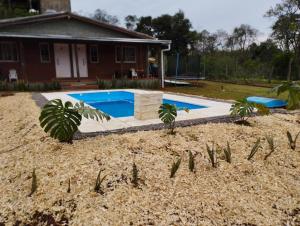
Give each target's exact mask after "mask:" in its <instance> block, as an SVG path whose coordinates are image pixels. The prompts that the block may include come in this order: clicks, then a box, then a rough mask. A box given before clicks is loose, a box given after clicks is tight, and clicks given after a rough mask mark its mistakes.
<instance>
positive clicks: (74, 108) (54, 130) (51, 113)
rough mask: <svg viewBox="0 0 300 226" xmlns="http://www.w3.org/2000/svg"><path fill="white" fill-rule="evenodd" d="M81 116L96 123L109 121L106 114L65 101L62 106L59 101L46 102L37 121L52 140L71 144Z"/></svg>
mask: <svg viewBox="0 0 300 226" xmlns="http://www.w3.org/2000/svg"><path fill="white" fill-rule="evenodd" d="M82 116H83V117H85V118H87V119H89V118H90V119H94V120H97V121H100V120H101V121H103V120H104V119H106V120H110V117H109V116H108V115H107V114H105V113H103V112H100V111H98V110H96V109H92V108H90V107H87V106H84V103H83V102H80V103H76V104H75V105H73V104H72V103H71V102H69V101H67V102H66V103H64V104H63V102H62V101H61V100H60V99H56V100H52V101H50V102H48V103H47V104H46V105H45V106H44V107H43V109H42V112H41V115H40V118H39V120H40V125H41V127H42V128H44V131H45V132H46V133H48V132H50V136H51V137H52V138H55V139H58V140H59V141H60V142H69V143H71V142H72V140H73V136H74V134H75V133H76V132H77V131H78V127H79V126H80V124H81V120H82Z"/></svg>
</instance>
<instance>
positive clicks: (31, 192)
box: [29, 169, 38, 197]
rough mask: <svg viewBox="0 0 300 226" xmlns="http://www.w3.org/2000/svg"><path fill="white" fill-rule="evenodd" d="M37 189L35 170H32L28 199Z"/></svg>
mask: <svg viewBox="0 0 300 226" xmlns="http://www.w3.org/2000/svg"><path fill="white" fill-rule="evenodd" d="M37 187H38V185H37V177H36V173H35V169H33V171H32V179H31V191H30V194H29V197H31V196H32V195H33V194H34V193H35V192H36V191H37Z"/></svg>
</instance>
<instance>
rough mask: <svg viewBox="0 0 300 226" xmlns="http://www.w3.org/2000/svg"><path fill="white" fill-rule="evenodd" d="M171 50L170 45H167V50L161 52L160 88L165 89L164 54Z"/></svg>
mask: <svg viewBox="0 0 300 226" xmlns="http://www.w3.org/2000/svg"><path fill="white" fill-rule="evenodd" d="M170 50H171V43H169V44H168V48H166V49H162V50H161V57H160V59H161V88H165V65H164V53H165V52H168V51H170Z"/></svg>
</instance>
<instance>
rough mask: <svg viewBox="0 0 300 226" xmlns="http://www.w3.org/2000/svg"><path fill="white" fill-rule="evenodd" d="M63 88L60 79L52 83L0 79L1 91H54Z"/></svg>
mask: <svg viewBox="0 0 300 226" xmlns="http://www.w3.org/2000/svg"><path fill="white" fill-rule="evenodd" d="M54 90H61V85H60V83H59V82H58V81H52V82H50V83H46V82H45V83H29V82H27V81H24V80H19V81H17V82H13V83H9V82H7V81H0V91H22V92H23V91H54Z"/></svg>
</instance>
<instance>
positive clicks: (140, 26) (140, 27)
mask: <svg viewBox="0 0 300 226" xmlns="http://www.w3.org/2000/svg"><path fill="white" fill-rule="evenodd" d="M135 30H136V31H138V32H142V33H145V34H148V35H151V36H154V37H156V38H159V39H167V40H172V50H171V52H172V53H180V54H183V55H186V54H188V52H189V48H188V46H191V47H192V48H194V45H195V43H196V40H197V32H195V31H192V24H191V22H190V20H189V19H187V18H186V17H185V14H184V12H183V11H179V12H177V13H176V14H175V15H168V14H164V15H161V16H159V17H157V18H152V17H150V16H148V17H141V18H139V20H138V23H137V26H136V29H135Z"/></svg>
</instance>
